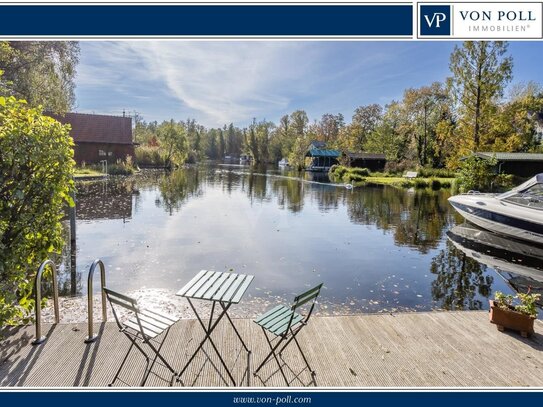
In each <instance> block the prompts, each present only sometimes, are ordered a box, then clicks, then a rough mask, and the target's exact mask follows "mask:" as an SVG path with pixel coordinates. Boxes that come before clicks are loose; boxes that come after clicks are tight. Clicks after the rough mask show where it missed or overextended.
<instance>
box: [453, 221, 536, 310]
mask: <svg viewBox="0 0 543 407" xmlns="http://www.w3.org/2000/svg"><path fill="white" fill-rule="evenodd" d="M447 236H448V237H449V239H450V241H451V244H452V245H454V247H455V250H458V251H460V252H461V253H462V255H463V256H465V257H467V258H468V259H470V260H471V261H473V262H476V263H477V264H479V265H480V266H481V267H491V268H492V269H494V270H495V271H496V273H497V274H498V275H499V276H500V277H501V278H503V279H504V280H505V281H506V282H507V283H508V285H509V286H510V287H511V288H512V289H513V290H514V291H516V292H527V291H528V290H530V291H531V292H534V293H541V294H543V247H540V246H534V245H532V244H529V243H527V242H521V241H516V240H512V239H510V238H506V237H503V236H499V235H496V234H494V233H492V232H489V231H486V230H483V229H480V228H479V227H477V226H474V225H471V224H468V223H465V224H462V225H457V226H455V227H453V228H452V229H451V230H450V231H449V232H447ZM539 305H543V300H540V304H539Z"/></svg>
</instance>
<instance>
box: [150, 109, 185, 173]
mask: <svg viewBox="0 0 543 407" xmlns="http://www.w3.org/2000/svg"><path fill="white" fill-rule="evenodd" d="M157 134H158V138H159V140H160V145H161V148H162V149H163V150H164V153H165V161H166V164H167V165H168V166H175V165H181V164H183V163H184V162H185V160H186V158H187V155H188V153H189V144H188V141H187V136H186V133H185V128H184V126H183V125H181V124H179V123H176V122H175V121H174V120H173V119H171V120H170V121H164V122H162V124H160V126H158V128H157Z"/></svg>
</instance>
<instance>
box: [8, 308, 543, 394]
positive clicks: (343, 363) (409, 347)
mask: <svg viewBox="0 0 543 407" xmlns="http://www.w3.org/2000/svg"><path fill="white" fill-rule="evenodd" d="M234 322H235V323H236V326H238V327H239V330H240V332H241V334H242V336H243V337H244V338H245V339H246V341H247V342H248V344H249V347H250V348H251V349H252V350H253V353H252V357H251V370H253V369H254V367H256V366H257V364H258V363H259V362H260V361H261V360H262V358H263V357H264V355H265V352H266V351H267V349H268V348H267V344H266V342H265V341H264V338H263V334H262V332H261V330H260V328H259V327H258V326H256V324H254V323H253V322H252V321H250V320H247V319H236V320H234ZM96 329H97V331H99V332H100V334H101V337H100V338H99V339H98V340H97V341H96V342H95V343H93V344H89V345H86V344H84V343H83V340H84V338H85V336H86V334H87V332H86V325H85V324H78V325H75V324H59V325H56V326H51V325H47V326H44V329H43V331H44V333H47V335H48V340H47V341H46V342H45V343H44V344H42V345H39V346H32V345H31V344H30V341H31V340H32V339H33V334H34V331H33V327H21V328H14V329H11V330H7V331H5V332H4V335H5V340H3V341H2V342H0V385H1V386H32V387H56V386H63V387H71V386H93V387H95V386H96V387H100V386H106V385H107V384H108V382H109V381H110V380H111V378H112V377H113V376H114V375H115V371H116V369H117V367H118V366H119V365H120V363H121V360H122V358H123V356H124V353H125V351H126V350H127V349H128V346H129V342H128V340H127V339H126V337H125V336H124V335H123V334H121V333H119V332H118V330H117V328H116V325H115V324H114V323H111V322H108V323H105V324H96ZM542 333H543V323H541V322H540V321H537V322H536V334H535V335H534V336H533V337H532V338H530V339H524V338H522V337H521V336H520V335H519V334H517V333H514V332H511V333H509V332H506V333H501V332H498V330H497V329H496V327H495V326H494V325H491V324H490V323H489V322H488V313H487V312H471V311H470V312H428V313H404V314H394V315H388V314H387V315H382V314H376V315H360V316H344V317H314V318H312V320H311V321H310V323H309V325H308V326H307V327H306V328H305V330H304V331H303V332H302V333H301V334H300V336H299V338H300V339H301V344H302V346H303V347H304V348H305V349H306V355H307V356H308V358H309V361H310V363H311V364H312V365H313V368H314V369H315V370H316V372H317V375H316V382H315V383H314V382H312V381H311V375H310V374H309V373H308V372H307V370H304V371H301V370H302V367H303V363H302V360H301V358H300V357H299V356H298V355H297V354H296V353H295V352H293V351H294V350H296V348H295V346H293V347H292V349H290V351H285V353H284V360H285V362H286V364H287V365H286V366H285V369H286V371H287V374H288V375H289V378H290V379H291V380H292V386H314V385H317V386H320V387H336V386H341V387H376V386H378V387H387V386H395V387H421V386H423V387H435V386H438V387H464V386H483V387H492V386H538V387H541V386H543V352H542V350H543V335H542ZM202 336H203V333H202V329H201V327H200V326H199V325H198V322H197V321H196V320H181V321H180V322H179V323H177V324H176V325H175V326H174V327H173V328H172V331H171V332H170V335H169V337H168V338H167V339H166V342H165V345H164V349H163V355H164V356H165V357H166V360H169V361H171V363H172V364H173V366H174V368H175V369H180V368H181V367H182V366H183V365H184V364H185V363H186V361H187V359H188V356H189V355H190V354H191V353H192V352H193V350H194V349H195V348H196V346H197V344H198V343H199V341H200V340H201V339H202ZM214 338H215V342H216V343H217V345H218V346H219V348H220V349H221V351H222V353H223V355H224V356H225V357H226V360H227V363H228V364H229V365H230V366H234V372H235V373H234V375H235V377H236V378H238V380H240V379H242V378H243V379H244V380H245V379H246V377H247V376H246V375H247V359H246V356H245V354H244V353H243V352H241V345H240V344H239V342H237V341H236V338H235V336H234V334H233V331H232V329H231V328H230V327H229V325H228V324H227V323H221V324H220V325H219V327H218V328H217V330H216V331H215V332H214ZM205 349H206V350H207V354H208V355H209V358H208V357H206V356H205V355H204V354H200V356H199V357H197V358H196V359H195V362H194V363H193V364H192V365H191V367H190V368H189V369H188V370H187V372H186V373H185V374H184V375H183V377H182V382H181V383H178V384H177V385H178V386H189V387H190V386H213V387H215V386H225V385H227V383H228V382H227V380H226V374H225V372H224V371H223V370H222V369H221V368H218V366H219V361H218V359H217V358H216V357H215V356H214V354H213V350H212V348H211V346H209V344H207V345H206V347H205ZM143 367H144V359H143V358H142V357H141V355H139V354H137V353H136V352H133V354H132V356H131V357H130V359H129V361H128V362H127V365H126V366H125V368H124V370H123V372H122V373H121V376H120V378H121V379H122V381H123V382H124V383H123V382H121V381H118V382H117V383H116V384H117V385H121V386H136V385H137V384H138V382H139V380H140V378H141V374H142V373H143V372H142V369H143ZM300 371H301V372H300ZM249 377H250V380H251V382H250V385H251V386H272V387H283V386H285V383H284V381H283V378H282V377H281V375H280V373H279V372H278V370H277V366H276V365H275V362H273V361H272V362H269V363H268V364H267V365H266V366H265V367H264V368H263V369H262V371H261V372H260V373H259V375H258V376H257V377H255V376H253V375H252V373H251V374H250V375H249ZM169 378H170V376H169V374H167V370H166V369H165V368H164V367H162V366H158V364H157V365H155V368H154V373H153V374H151V376H150V378H149V381H148V383H147V385H148V386H167V384H168V383H167V381H168V380H169ZM245 383H246V382H245Z"/></svg>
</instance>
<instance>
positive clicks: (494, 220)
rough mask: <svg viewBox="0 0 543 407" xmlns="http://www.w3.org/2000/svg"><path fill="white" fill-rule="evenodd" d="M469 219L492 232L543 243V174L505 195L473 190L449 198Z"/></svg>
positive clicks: (455, 207) (457, 209) (460, 212)
mask: <svg viewBox="0 0 543 407" xmlns="http://www.w3.org/2000/svg"><path fill="white" fill-rule="evenodd" d="M449 202H450V204H451V205H452V206H453V207H454V209H456V211H457V212H458V213H459V214H461V215H462V216H463V217H464V218H465V219H466V220H468V221H470V222H472V223H474V224H476V225H478V226H480V227H482V228H483V229H487V230H490V231H492V232H495V233H498V234H501V235H505V236H510V237H513V238H516V239H521V240H525V241H528V242H533V243H537V244H543V174H538V175H536V176H535V177H533V178H531V179H530V180H528V181H526V182H525V183H523V184H521V185H519V186H518V187H516V188H513V189H512V190H511V191H509V192H505V193H503V194H499V195H497V194H482V193H479V192H476V191H475V192H474V191H470V192H468V193H467V194H461V195H455V196H451V197H450V198H449Z"/></svg>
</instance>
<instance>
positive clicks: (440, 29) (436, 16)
mask: <svg viewBox="0 0 543 407" xmlns="http://www.w3.org/2000/svg"><path fill="white" fill-rule="evenodd" d="M419 25H420V35H421V36H423V35H431V36H434V35H451V6H446V5H421V6H420V15H419Z"/></svg>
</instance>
